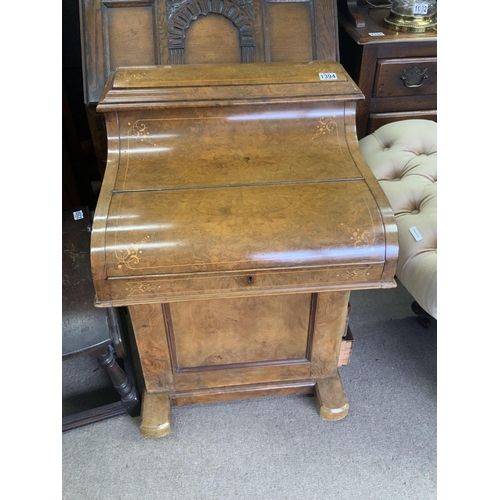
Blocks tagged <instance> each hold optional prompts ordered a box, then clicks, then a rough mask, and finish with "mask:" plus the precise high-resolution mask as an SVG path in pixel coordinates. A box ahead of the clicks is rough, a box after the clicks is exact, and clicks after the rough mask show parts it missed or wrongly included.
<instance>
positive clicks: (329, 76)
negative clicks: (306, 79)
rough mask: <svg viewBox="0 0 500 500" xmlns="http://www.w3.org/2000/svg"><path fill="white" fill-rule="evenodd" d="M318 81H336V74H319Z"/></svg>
mask: <svg viewBox="0 0 500 500" xmlns="http://www.w3.org/2000/svg"><path fill="white" fill-rule="evenodd" d="M319 79H320V80H337V73H319Z"/></svg>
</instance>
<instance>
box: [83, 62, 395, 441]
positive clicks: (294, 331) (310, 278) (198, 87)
mask: <svg viewBox="0 0 500 500" xmlns="http://www.w3.org/2000/svg"><path fill="white" fill-rule="evenodd" d="M359 99H362V94H361V92H360V91H359V89H358V87H357V86H356V85H355V84H354V83H353V81H352V80H351V79H350V77H349V76H348V75H347V74H346V72H345V71H344V69H343V68H342V67H341V66H340V64H338V63H334V62H327V61H317V62H310V63H254V64H250V63H249V64H245V65H234V64H233V65H231V64H229V65H211V64H210V65H189V66H188V65H180V66H166V67H152V68H147V67H139V68H122V69H118V70H117V71H116V72H114V73H113V74H112V75H111V77H110V79H109V80H108V84H107V86H106V88H105V90H104V93H103V97H102V99H101V101H100V103H99V105H98V108H97V109H98V111H99V112H103V113H105V116H106V126H107V132H108V145H109V146H108V148H109V150H108V165H107V167H106V174H105V177H104V182H103V186H102V188H101V193H100V196H99V202H98V205H97V208H96V215H95V219H94V226H93V232H92V254H91V255H92V270H93V277H94V284H95V289H96V295H97V305H98V306H100V307H110V306H117V305H120V306H128V308H129V311H130V317H131V320H132V324H133V328H134V335H135V338H136V343H137V348H138V352H139V357H140V360H141V366H142V372H143V375H144V381H145V387H146V392H145V394H144V395H143V410H142V424H141V432H142V433H143V434H144V435H145V436H149V437H151V436H162V435H165V434H167V433H168V432H169V431H170V405H171V404H174V405H185V404H191V403H201V402H208V401H219V400H227V399H235V398H242V397H256V396H263V395H267V394H290V393H308V392H313V391H315V392H316V395H317V400H318V404H319V407H320V410H319V412H320V415H321V416H322V417H323V418H325V419H327V420H338V419H340V418H343V417H344V416H345V415H346V414H347V411H348V403H347V399H346V397H345V394H344V391H343V388H342V383H341V380H340V376H339V374H338V369H337V368H338V365H339V353H340V346H341V340H342V335H343V334H344V332H345V330H346V321H347V312H348V302H349V293H350V291H351V290H354V289H366V288H384V287H393V286H395V283H394V280H393V278H394V273H395V266H396V258H397V252H398V238H397V232H396V231H397V229H396V225H395V221H394V216H393V213H392V210H391V209H390V206H389V204H388V202H387V199H386V197H385V195H384V194H383V191H382V190H381V188H380V186H379V184H378V182H377V181H376V179H375V177H374V176H373V174H372V173H371V170H370V169H369V167H368V165H367V164H366V163H365V161H364V159H363V157H362V155H361V153H360V151H359V149H358V143H357V139H356V136H355V126H354V117H355V106H356V102H357V101H358V100H359Z"/></svg>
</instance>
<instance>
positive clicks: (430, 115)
mask: <svg viewBox="0 0 500 500" xmlns="http://www.w3.org/2000/svg"><path fill="white" fill-rule="evenodd" d="M412 119H413V120H416V119H418V120H432V121H435V122H437V110H429V111H410V112H407V113H372V114H371V115H370V118H369V120H368V134H372V133H373V132H375V130H377V129H379V128H380V127H382V126H383V125H386V124H387V123H392V122H398V121H401V120H412Z"/></svg>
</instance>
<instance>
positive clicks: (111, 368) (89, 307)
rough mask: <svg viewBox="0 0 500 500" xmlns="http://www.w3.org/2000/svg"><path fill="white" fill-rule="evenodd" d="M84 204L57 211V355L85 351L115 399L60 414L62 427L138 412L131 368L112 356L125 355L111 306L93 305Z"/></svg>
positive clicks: (88, 220) (88, 221) (88, 225)
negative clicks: (59, 263)
mask: <svg viewBox="0 0 500 500" xmlns="http://www.w3.org/2000/svg"><path fill="white" fill-rule="evenodd" d="M91 225H92V220H91V214H90V212H89V209H88V208H87V207H79V208H75V209H73V210H64V211H63V217H62V271H63V273H62V298H63V301H62V359H63V362H64V361H66V360H69V359H73V358H76V357H79V356H87V355H90V356H91V357H92V358H94V359H95V360H97V362H98V363H99V364H100V366H102V367H103V368H104V369H105V370H106V372H107V374H108V375H109V378H110V379H111V383H112V384H113V386H114V388H115V389H116V390H117V391H118V394H119V396H120V398H121V401H118V402H116V401H115V402H112V403H109V404H105V405H102V406H99V407H96V408H92V409H90V410H85V411H81V412H78V413H76V414H73V415H69V416H65V417H63V422H62V430H63V431H66V430H69V429H73V428H75V427H79V426H81V425H85V424H89V423H92V422H97V421H100V420H103V419H106V418H110V417H113V416H116V415H120V414H123V413H129V414H130V415H131V416H137V415H138V414H139V410H140V405H139V397H138V393H137V390H136V387H135V383H134V376H133V371H132V370H127V371H125V370H124V369H123V368H122V367H121V366H120V365H119V364H118V362H117V359H116V358H117V357H119V358H120V359H126V358H127V351H126V349H125V344H124V342H123V338H122V328H121V325H120V320H119V315H118V312H117V309H115V308H109V309H99V308H97V307H95V306H94V295H95V291H94V286H93V283H92V275H91V269H90V230H91Z"/></svg>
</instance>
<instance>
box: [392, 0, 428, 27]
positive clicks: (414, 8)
mask: <svg viewBox="0 0 500 500" xmlns="http://www.w3.org/2000/svg"><path fill="white" fill-rule="evenodd" d="M384 22H385V25H386V27H387V28H389V29H391V30H394V31H406V32H413V33H423V32H425V31H430V30H434V29H436V26H437V0H393V1H392V3H391V12H390V13H389V15H388V16H387V17H386V18H385V19H384Z"/></svg>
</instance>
